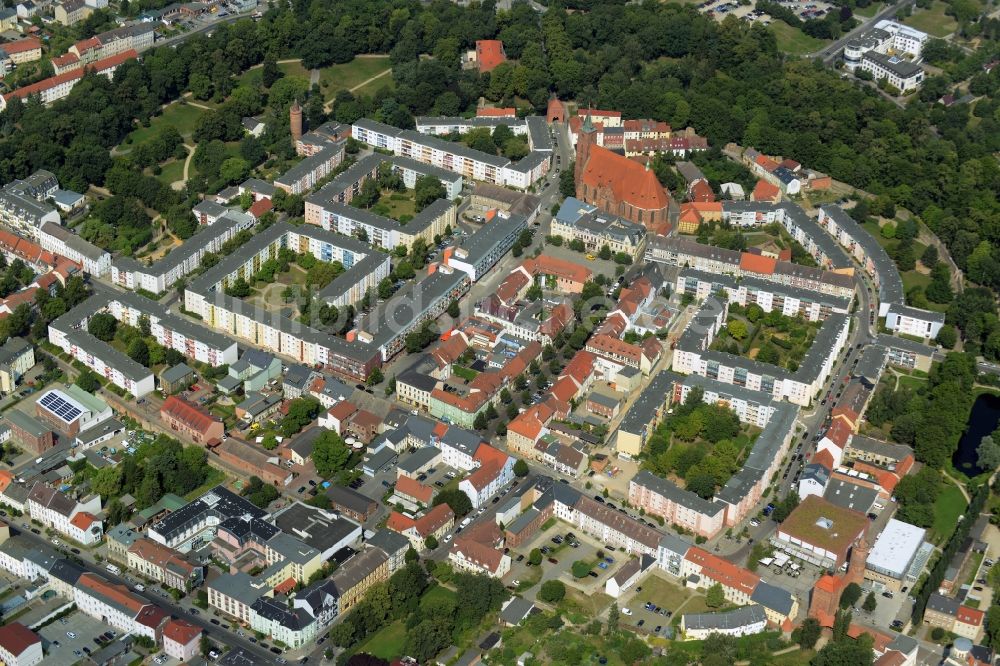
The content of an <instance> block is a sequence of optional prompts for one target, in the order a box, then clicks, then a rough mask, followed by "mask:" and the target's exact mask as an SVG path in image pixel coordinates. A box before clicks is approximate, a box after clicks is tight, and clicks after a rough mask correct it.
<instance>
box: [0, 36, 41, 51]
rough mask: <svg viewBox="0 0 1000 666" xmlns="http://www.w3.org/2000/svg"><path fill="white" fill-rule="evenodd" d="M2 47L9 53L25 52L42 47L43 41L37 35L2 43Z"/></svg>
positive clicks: (0, 46) (0, 45)
mask: <svg viewBox="0 0 1000 666" xmlns="http://www.w3.org/2000/svg"><path fill="white" fill-rule="evenodd" d="M0 48H2V49H3V50H4V51H5V52H6V53H7V55H14V54H15V53H24V52H25V51H34V50H35V49H40V48H42V43H41V42H40V41H38V39H37V38H35V37H27V38H25V39H17V40H15V41H13V42H6V43H4V44H0Z"/></svg>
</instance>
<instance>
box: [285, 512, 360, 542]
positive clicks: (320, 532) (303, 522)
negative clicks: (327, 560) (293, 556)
mask: <svg viewBox="0 0 1000 666" xmlns="http://www.w3.org/2000/svg"><path fill="white" fill-rule="evenodd" d="M272 519H273V520H274V524H275V525H276V526H277V527H278V528H280V529H281V531H283V532H287V533H288V534H292V535H294V536H296V537H298V538H299V539H301V540H302V541H303V542H304V543H306V544H308V545H310V546H312V547H313V548H315V549H317V550H319V551H326V550H327V549H329V548H331V547H332V546H333V545H335V544H337V543H339V542H340V541H342V540H343V539H346V538H347V537H348V536H350V535H351V534H352V533H354V532H357V533H358V536H360V534H361V532H360V530H361V527H360V525H358V524H357V523H356V522H354V521H353V520H348V519H347V518H343V517H341V516H338V515H336V514H334V513H331V512H327V511H324V510H322V509H319V508H316V507H312V506H309V505H306V504H303V503H302V502H292V503H291V504H289V505H288V506H287V507H285V508H284V509H282V510H280V511H278V513H276V514H274V516H273V518H272Z"/></svg>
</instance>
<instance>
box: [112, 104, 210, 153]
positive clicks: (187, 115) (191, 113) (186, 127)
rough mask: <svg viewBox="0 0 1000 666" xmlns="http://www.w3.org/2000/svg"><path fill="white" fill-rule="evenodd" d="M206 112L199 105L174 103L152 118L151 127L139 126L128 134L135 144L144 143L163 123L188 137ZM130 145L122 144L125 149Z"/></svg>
mask: <svg viewBox="0 0 1000 666" xmlns="http://www.w3.org/2000/svg"><path fill="white" fill-rule="evenodd" d="M204 113H205V109H199V108H198V107H197V106H191V105H190V104H177V103H174V104H171V105H170V106H168V107H167V108H165V109H163V113H162V114H160V115H158V116H156V117H155V118H151V119H150V121H149V127H137V128H136V129H134V130H132V133H131V134H129V135H128V136H129V138H130V139H132V143H133V144H135V143H142V142H144V141H148V140H149V139H150V138H152V137H153V136H154V135H155V134H156V132H157V131H159V128H160V127H162V126H163V125H173V126H174V127H176V128H177V131H178V132H180V133H181V136H185V137H188V136H191V134H192V133H193V132H194V128H195V125H197V124H198V119H199V118H201V116H202V114H204ZM128 147H129V146H128V144H123V145H122V148H123V149H124V150H128Z"/></svg>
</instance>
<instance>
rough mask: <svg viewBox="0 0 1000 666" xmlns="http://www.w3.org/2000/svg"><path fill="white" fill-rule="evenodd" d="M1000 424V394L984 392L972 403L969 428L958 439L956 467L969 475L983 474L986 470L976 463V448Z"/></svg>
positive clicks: (955, 456) (954, 457)
mask: <svg viewBox="0 0 1000 666" xmlns="http://www.w3.org/2000/svg"><path fill="white" fill-rule="evenodd" d="M998 424H1000V396H997V395H993V394H992V393H983V394H982V395H980V396H979V397H978V398H976V402H975V403H973V405H972V413H971V414H970V415H969V424H968V429H967V430H966V431H965V434H964V435H962V439H960V440H958V449H957V450H956V451H955V455H953V456H952V457H951V462H952V464H953V465H954V466H955V469H957V470H958V471H960V472H962V473H963V474H965V475H967V476H970V477H971V476H976V475H977V474H982V473H983V472H984V471H985V470H982V469H979V467H978V465H976V448H977V447H978V446H979V442H980V440H982V438H983V437H985V436H986V435H989V434H990V433H992V432H993V431H994V430H996V429H997V425H998Z"/></svg>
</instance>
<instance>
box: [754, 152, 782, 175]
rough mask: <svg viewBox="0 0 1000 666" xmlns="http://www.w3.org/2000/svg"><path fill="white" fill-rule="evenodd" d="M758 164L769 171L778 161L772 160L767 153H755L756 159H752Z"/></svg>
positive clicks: (775, 167)
mask: <svg viewBox="0 0 1000 666" xmlns="http://www.w3.org/2000/svg"><path fill="white" fill-rule="evenodd" d="M754 161H755V162H756V163H757V164H758V165H760V166H761V167H762V168H763V169H764V171H767V172H768V173H771V172H772V171H774V170H775V169H777V168H778V163H777V162H775V161H774V160H772V159H771V158H770V157H768V156H767V155H757V159H756V160H754Z"/></svg>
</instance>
